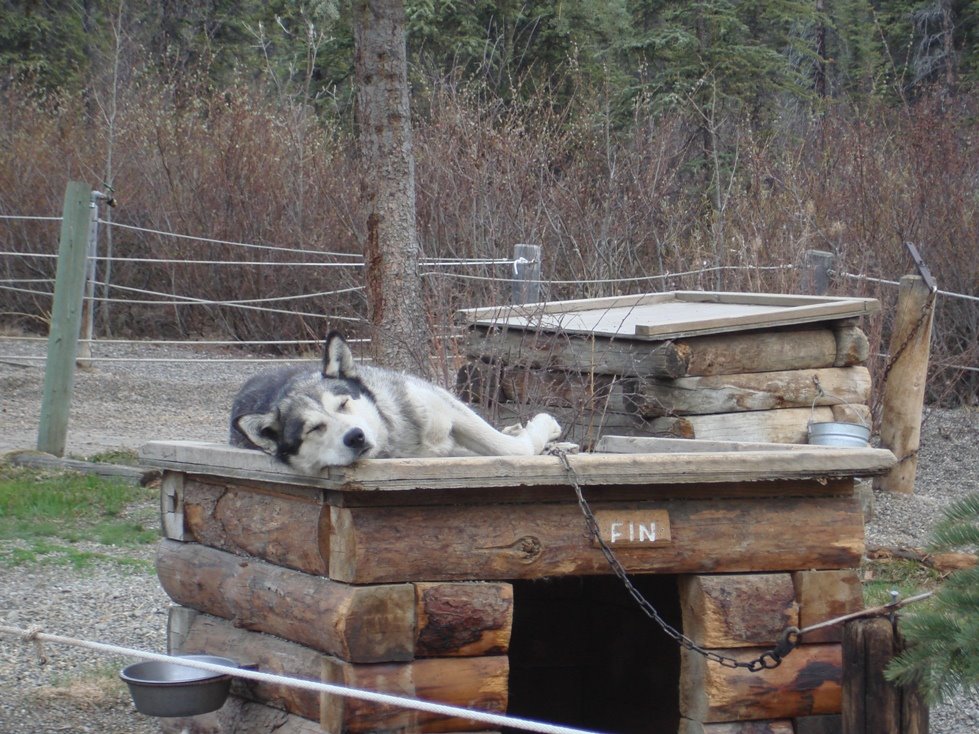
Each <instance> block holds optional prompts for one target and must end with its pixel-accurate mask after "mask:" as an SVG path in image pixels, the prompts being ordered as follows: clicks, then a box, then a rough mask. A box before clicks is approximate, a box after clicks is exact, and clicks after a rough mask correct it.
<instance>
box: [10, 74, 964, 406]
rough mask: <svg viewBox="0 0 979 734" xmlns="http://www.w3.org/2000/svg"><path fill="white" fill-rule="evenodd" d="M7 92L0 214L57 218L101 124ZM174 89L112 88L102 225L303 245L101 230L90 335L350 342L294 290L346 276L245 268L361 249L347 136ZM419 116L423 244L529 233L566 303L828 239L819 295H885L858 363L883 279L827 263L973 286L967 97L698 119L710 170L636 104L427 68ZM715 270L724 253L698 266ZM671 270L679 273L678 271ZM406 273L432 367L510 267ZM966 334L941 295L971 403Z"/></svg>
mask: <svg viewBox="0 0 979 734" xmlns="http://www.w3.org/2000/svg"><path fill="white" fill-rule="evenodd" d="M6 95H7V99H6V100H4V104H3V110H4V112H3V114H2V117H0V212H2V213H5V214H25V215H33V214H46V215H57V214H59V213H60V207H61V200H62V197H63V192H64V186H65V184H66V182H67V181H68V180H69V179H72V178H81V179H83V180H86V181H89V182H90V183H92V185H93V186H102V185H103V181H104V178H105V159H106V147H107V145H108V141H107V138H106V132H105V130H104V126H102V125H100V124H99V123H98V122H97V118H95V119H94V120H93V118H92V117H91V116H87V115H86V111H85V109H84V108H83V106H82V104H81V103H80V102H78V101H75V100H64V99H59V100H49V101H44V102H38V101H36V100H33V99H32V98H31V97H30V95H28V94H26V93H23V92H19V91H17V90H15V89H11V90H7V92H6ZM181 99H186V98H181V97H180V95H179V94H177V93H176V92H175V91H174V90H172V89H167V88H165V87H161V86H155V85H152V84H143V85H142V86H139V85H133V86H132V88H129V89H126V90H124V99H123V104H122V105H121V110H122V112H121V113H120V115H119V119H118V122H117V127H116V130H115V137H114V141H113V143H112V145H113V161H114V164H113V171H112V179H113V180H112V183H113V185H114V186H115V194H116V197H117V199H118V200H119V206H118V208H117V209H115V210H114V211H113V212H112V213H111V217H112V219H113V221H116V222H119V223H125V224H130V225H133V226H137V227H141V228H145V229H151V230H160V231H163V232H172V233H180V234H187V235H195V236H199V237H204V238H211V239H215V240H226V241H230V242H245V243H255V244H266V245H274V246H278V247H291V248H297V249H300V250H304V251H305V252H301V253H282V252H275V251H271V250H261V249H243V248H239V247H235V246H232V245H228V244H219V243H206V242H200V241H196V240H189V239H180V238H174V237H170V236H164V235H157V234H152V233H148V232H141V231H134V230H127V229H122V228H118V227H116V228H113V230H112V239H113V255H114V257H115V258H119V259H118V260H116V261H115V262H114V263H113V268H112V273H111V282H112V285H113V286H116V287H123V286H124V287H127V288H131V289H135V290H133V291H124V290H121V289H119V288H116V289H113V290H110V295H111V296H112V298H113V299H118V300H114V301H113V302H112V303H111V304H110V305H109V311H108V313H109V314H110V318H109V319H108V323H107V329H108V331H109V332H111V333H112V334H113V335H114V336H138V337H146V338H150V337H188V338H194V337H201V336H208V337H222V338H231V339H240V340H261V339H305V338H316V337H318V336H321V335H322V334H323V333H324V331H325V330H326V328H329V327H337V328H341V329H343V330H345V331H346V332H347V333H348V334H350V335H351V336H358V335H364V334H365V333H366V329H364V328H363V327H364V325H363V323H362V322H361V321H360V319H361V318H362V317H363V314H364V313H365V312H366V308H365V304H364V300H363V299H364V296H363V294H362V292H360V291H357V290H354V291H351V292H347V293H342V294H338V295H333V296H323V297H316V298H298V297H295V296H297V294H299V295H304V294H315V293H322V292H326V291H338V290H343V289H348V288H351V289H355V288H357V287H358V286H359V285H360V284H361V279H362V274H361V271H360V270H358V269H354V268H332V267H306V268H301V267H294V266H288V265H284V264H279V265H275V266H267V267H259V266H258V265H257V264H258V263H269V262H275V263H286V262H312V261H317V260H323V261H325V262H336V261H337V259H338V258H336V257H334V256H323V255H321V254H320V253H326V252H330V253H345V254H350V255H356V254H359V253H360V252H361V251H362V242H363V234H364V225H363V222H362V220H361V216H360V210H359V206H358V203H359V196H360V194H359V188H360V181H361V180H362V178H363V177H365V176H369V175H370V172H369V171H364V170H362V168H361V166H360V163H359V162H358V160H357V159H356V157H355V155H354V145H353V141H352V138H351V137H350V134H349V132H348V131H346V130H344V129H342V128H341V127H339V126H338V125H336V124H332V123H329V122H324V121H322V120H320V119H317V118H316V117H315V116H314V115H313V114H312V113H311V111H310V109H309V108H308V107H307V106H305V105H304V104H303V102H302V100H298V99H283V98H278V99H275V98H274V97H273V96H272V95H270V94H267V93H266V92H265V91H263V90H261V89H252V88H251V87H249V86H248V85H244V84H243V85H241V86H240V87H237V88H234V89H229V90H224V91H222V92H221V93H207V94H204V93H198V94H196V95H193V96H191V97H190V99H192V100H193V101H191V102H186V101H181ZM273 100H274V101H273ZM419 109H424V114H421V113H420V114H419V115H418V116H417V119H416V120H415V147H414V153H415V157H416V178H417V215H418V230H419V240H420V242H421V245H422V249H423V252H424V256H425V257H426V258H507V257H509V256H510V255H511V254H512V251H513V245H514V244H516V243H535V244H540V245H542V247H543V261H544V262H543V272H544V278H545V279H546V280H547V281H549V282H548V283H547V284H545V288H544V295H545V297H548V298H583V297H595V296H604V295H616V294H624V293H636V292H643V291H657V290H670V289H696V288H705V289H724V290H745V291H768V292H798V283H799V274H798V271H797V270H786V269H772V270H766V269H763V266H773V267H774V266H783V265H787V264H791V265H800V264H801V263H802V262H803V259H804V254H805V251H806V250H808V249H821V250H829V251H832V252H834V253H835V254H836V255H837V273H836V277H835V279H834V282H833V284H832V290H831V293H833V294H840V295H843V294H850V295H865V296H873V297H876V298H879V299H880V300H881V301H882V303H883V305H884V314H883V316H882V317H880V318H876V319H871V320H869V322H868V324H867V325H866V328H867V330H868V332H869V334H870V336H871V339H872V342H873V343H872V353H873V354H874V355H877V354H881V353H885V352H886V351H887V344H888V339H889V334H890V316H891V314H892V313H893V303H894V298H895V296H896V292H897V289H896V288H895V287H893V286H887V285H880V284H875V283H873V282H869V281H864V280H860V279H854V278H851V277H846V276H845V275H844V273H853V274H863V275H870V276H875V277H883V278H888V279H892V280H897V279H898V278H899V277H900V276H901V275H902V274H905V273H909V272H913V265H912V262H911V260H910V257H909V256H908V255H907V252H906V250H905V248H904V245H903V243H904V242H905V241H911V242H914V243H915V244H916V245H917V246H918V248H919V250H920V251H921V252H922V254H923V256H924V258H925V260H926V262H927V263H928V264H929V266H930V268H931V270H932V272H933V273H934V275H935V277H936V280H937V281H938V283H939V286H940V288H942V289H943V290H946V291H950V292H956V293H964V294H971V295H975V294H976V290H977V289H976V285H977V283H979V264H977V257H976V254H977V253H976V243H977V232H976V227H977V208H979V207H977V204H979V202H977V200H976V196H975V185H974V184H975V180H974V179H975V173H974V172H975V170H977V168H979V166H977V164H979V160H977V158H979V152H977V146H975V145H972V144H971V139H970V135H971V134H972V133H971V120H972V119H973V117H972V115H973V110H971V109H970V108H968V107H967V106H965V105H962V106H959V107H954V106H949V105H948V102H947V100H945V101H944V106H941V107H940V106H939V105H938V104H930V103H928V102H927V101H924V102H920V103H918V104H917V105H916V106H915V107H914V108H911V109H900V110H894V109H888V108H883V107H876V108H868V109H865V110H861V111H859V112H855V111H853V110H848V109H842V108H841V109H830V110H828V111H827V112H825V113H824V114H822V115H821V116H819V117H813V118H796V119H791V120H789V121H786V122H781V123H780V125H781V127H780V128H778V129H764V130H762V129H758V128H756V127H755V126H753V125H752V124H751V123H750V122H748V121H745V120H744V119H740V118H737V117H729V118H727V119H725V120H724V121H723V125H719V126H718V127H717V129H716V130H715V133H716V135H715V138H716V140H717V141H719V143H718V144H719V145H723V146H724V153H725V156H724V158H723V165H722V166H720V167H713V168H712V166H711V163H710V162H709V161H705V160H703V150H702V148H700V147H698V145H696V144H691V140H696V139H699V138H698V137H697V134H696V121H695V119H694V116H688V115H684V114H683V112H682V111H678V112H677V113H676V114H675V115H667V116H661V117H653V116H651V115H649V114H647V113H645V112H644V111H642V110H641V109H637V111H636V113H635V116H634V118H633V119H632V120H630V121H628V122H627V123H623V122H622V121H621V120H612V119H611V118H610V116H609V115H608V114H607V113H606V112H605V110H604V109H603V106H602V101H601V99H600V98H599V97H595V98H583V99H582V100H580V101H579V105H578V107H576V108H575V109H573V110H569V108H563V111H558V110H557V108H556V107H555V106H554V105H552V104H551V103H550V102H549V100H546V99H531V100H528V101H524V102H522V103H519V104H517V103H508V104H504V103H503V102H501V101H499V100H496V99H493V98H491V97H489V96H487V95H486V94H485V93H475V92H473V91H472V90H465V89H463V88H461V87H460V86H459V85H454V84H451V83H449V82H445V83H440V84H434V83H433V84H432V85H431V88H430V89H427V90H426V98H425V100H424V104H423V105H419ZM717 187H719V188H717ZM103 231H104V230H103ZM57 233H58V226H57V223H49V222H23V221H17V222H10V221H4V222H2V223H0V246H2V249H3V250H4V251H7V252H39V251H40V252H49V253H50V252H55V251H56V248H57ZM125 258H147V259H167V260H171V261H173V262H170V263H146V262H126V261H125ZM181 260H210V261H213V260H234V261H237V262H238V263H239V264H238V265H235V266H217V265H206V264H190V263H181V262H179V261H181ZM252 264H255V265H252ZM715 266H719V267H721V268H723V269H722V270H710V269H709V268H713V267H715ZM687 271H699V272H696V273H694V274H693V275H678V274H680V273H684V272H687ZM424 272H425V276H424V277H425V283H426V284H427V293H428V299H429V304H430V307H429V310H430V318H431V323H432V325H433V327H434V328H433V331H434V333H435V334H436V335H437V338H439V339H440V342H439V344H438V345H437V347H438V349H437V352H438V353H439V354H441V355H442V356H443V357H444V358H445V364H446V374H449V368H448V365H449V364H450V363H451V362H452V361H453V358H454V357H455V356H456V352H457V350H458V347H457V346H455V342H454V341H453V340H452V339H451V336H452V335H453V334H454V333H455V327H454V313H455V311H456V310H457V309H458V308H462V307H467V306H479V305H487V304H494V303H499V302H506V301H507V300H508V299H509V290H510V286H509V283H508V282H506V280H505V279H506V278H509V277H512V269H510V268H509V267H507V266H500V265H480V266H470V267H466V268H457V267H456V268H449V267H444V266H443V267H434V266H432V267H425V268H424ZM53 275H54V262H53V261H52V260H36V259H31V258H26V257H16V256H3V257H0V277H2V278H4V279H35V278H53ZM461 276H468V277H461ZM662 276H668V277H662ZM644 278H654V279H648V280H644ZM47 287H50V286H47ZM33 289H34V290H44V288H43V287H40V286H38V287H35V288H33ZM140 290H142V291H155V292H160V293H163V294H167V295H166V296H164V297H163V298H164V299H165V300H167V301H173V300H179V299H175V298H174V297H173V296H186V297H190V298H194V299H202V300H205V301H209V302H212V303H209V304H207V305H166V306H160V305H155V304H153V303H139V302H137V301H153V300H159V297H153V296H146V295H141V294H139V293H138V291H140ZM290 297H295V298H290ZM261 298H283V299H285V300H283V301H278V302H274V303H271V304H269V306H271V307H273V308H275V309H277V310H276V311H275V312H268V311H263V310H257V309H253V308H247V309H246V308H240V307H235V306H227V305H220V302H224V301H238V302H240V301H250V300H254V299H261ZM103 308H105V306H104V305H103ZM49 310H50V299H49V298H47V297H45V296H41V295H36V294H30V293H20V292H16V291H12V290H6V289H4V290H0V314H2V316H3V319H4V321H5V322H13V323H16V324H18V325H20V326H21V327H22V328H25V329H29V330H36V331H43V328H44V321H45V318H46V315H47V313H48V311H49ZM279 311H289V312H294V314H293V315H290V314H288V313H280V312H279ZM303 314H326V315H328V316H329V317H330V318H329V319H326V320H324V319H321V318H316V317H315V316H306V315H303ZM977 343H979V308H977V305H976V303H975V302H974V301H966V300H962V299H952V298H946V297H940V298H939V299H938V302H937V306H936V317H935V333H934V339H933V354H934V357H933V360H932V375H931V377H930V381H929V385H930V394H929V397H930V399H932V400H943V401H949V402H954V401H959V402H970V403H974V402H975V401H976V400H977V388H979V379H977V376H976V373H975V372H970V371H966V370H956V369H954V368H950V367H948V365H964V366H972V367H975V366H976V361H977V353H976V351H977V347H976V344H977ZM871 366H872V368H873V369H874V372H875V373H876V374H877V375H878V376H879V375H880V374H881V373H882V370H883V366H884V360H883V359H882V358H877V357H875V358H874V359H873V360H872V365H871Z"/></svg>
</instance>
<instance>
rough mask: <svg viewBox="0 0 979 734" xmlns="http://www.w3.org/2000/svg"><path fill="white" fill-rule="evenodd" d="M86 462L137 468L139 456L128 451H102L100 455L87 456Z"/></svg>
mask: <svg viewBox="0 0 979 734" xmlns="http://www.w3.org/2000/svg"><path fill="white" fill-rule="evenodd" d="M87 460H88V461H91V462H92V463H94V464H120V465H123V466H139V456H138V455H137V454H136V452H135V451H131V450H129V449H116V450H114V451H103V452H102V453H100V454H95V455H94V456H89V457H88V459H87Z"/></svg>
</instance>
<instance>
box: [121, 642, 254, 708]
mask: <svg viewBox="0 0 979 734" xmlns="http://www.w3.org/2000/svg"><path fill="white" fill-rule="evenodd" d="M179 657H182V658H185V659H187V660H196V661H198V662H202V663H211V664H213V665H227V666H229V667H233V668H236V667H238V664H237V663H236V662H235V661H234V660H229V659H228V658H222V657H217V656H215V655H181V656H179ZM119 677H120V678H122V680H123V681H125V682H126V685H128V686H129V693H130V695H131V696H132V697H133V703H134V704H135V705H136V710H137V711H139V712H140V713H141V714H146V715H147V716H197V715H198V714H206V713H208V712H210V711H216V710H217V709H219V708H221V706H223V705H224V702H225V699H227V697H228V690H229V689H230V687H231V676H230V675H227V674H224V673H215V672H212V671H210V670H204V669H203V668H192V667H189V666H186V665H180V664H179V663H171V662H162V661H159V660H148V661H146V662H142V663H134V664H132V665H129V666H127V667H125V668H123V669H122V672H120V673H119Z"/></svg>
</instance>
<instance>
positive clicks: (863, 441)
mask: <svg viewBox="0 0 979 734" xmlns="http://www.w3.org/2000/svg"><path fill="white" fill-rule="evenodd" d="M869 441H870V428H868V427H867V426H864V425H861V424H859V423H833V422H829V423H810V424H809V443H810V444H813V445H816V446H839V447H841V448H852V449H865V448H867V445H868V442H869Z"/></svg>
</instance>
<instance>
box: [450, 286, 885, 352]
mask: <svg viewBox="0 0 979 734" xmlns="http://www.w3.org/2000/svg"><path fill="white" fill-rule="evenodd" d="M879 310H880V304H879V303H878V302H877V301H876V300H875V299H873V298H845V297H839V298H836V297H821V296H792V295H780V294H763V293H762V294H760V293H728V292H719V291H672V292H668V293H648V294H642V295H638V296H623V297H616V298H596V299H586V300H577V301H553V302H548V303H539V304H527V305H521V306H506V307H498V308H481V309H469V310H466V311H462V312H461V313H462V315H463V317H464V318H465V319H467V320H468V321H469V322H470V323H475V324H481V325H487V326H489V325H495V326H503V325H506V326H507V327H510V328H516V329H526V330H541V331H562V332H566V333H581V334H594V335H597V336H607V337H612V336H619V337H629V338H639V339H657V340H661V339H673V338H678V337H683V336H697V335H701V334H717V333H721V332H725V331H739V330H746V329H759V328H767V327H775V326H787V325H791V324H800V323H811V322H816V321H827V320H837V319H843V318H853V317H857V316H863V315H866V314H871V313H876V312H877V311H879Z"/></svg>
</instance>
